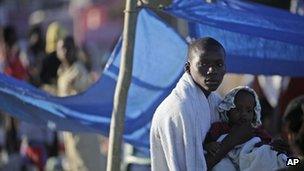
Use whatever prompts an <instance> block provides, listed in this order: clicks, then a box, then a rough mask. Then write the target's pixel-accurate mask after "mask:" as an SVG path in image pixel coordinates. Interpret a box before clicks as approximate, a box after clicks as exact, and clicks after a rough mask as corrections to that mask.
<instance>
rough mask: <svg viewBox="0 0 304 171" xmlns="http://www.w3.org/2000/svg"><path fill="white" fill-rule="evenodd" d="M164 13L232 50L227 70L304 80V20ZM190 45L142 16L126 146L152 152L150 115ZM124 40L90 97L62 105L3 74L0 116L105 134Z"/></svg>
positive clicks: (189, 10)
mask: <svg viewBox="0 0 304 171" xmlns="http://www.w3.org/2000/svg"><path fill="white" fill-rule="evenodd" d="M167 12H168V13H170V14H172V15H174V16H177V17H181V18H184V19H186V20H187V21H189V25H190V33H191V36H193V37H201V36H207V35H209V36H212V37H215V38H216V39H218V40H219V41H221V42H222V43H223V44H224V46H225V48H226V49H227V59H226V60H227V63H228V66H227V67H228V71H230V72H237V73H254V74H282V75H292V76H303V74H304V72H303V71H304V70H303V69H304V67H301V66H303V64H304V57H303V54H304V53H303V47H304V43H303V40H304V39H303V37H304V36H303V34H304V33H303V31H304V29H303V28H304V26H303V18H302V17H299V16H296V15H292V14H289V13H287V12H283V11H280V10H276V9H272V8H268V7H264V6H259V5H257V6H255V5H252V4H247V3H244V2H240V1H234V0H233V1H218V3H213V4H207V3H204V2H202V1H201V0H199V1H195V0H189V1H176V2H175V3H174V4H173V5H172V6H171V7H170V8H169V9H167ZM186 49H187V45H186V43H185V42H184V40H183V38H181V37H180V36H179V35H178V34H177V33H176V32H175V31H174V30H173V29H172V28H171V27H170V26H168V25H166V24H165V23H164V22H162V21H161V20H160V19H159V18H158V17H157V16H156V15H155V14H153V13H152V12H151V11H149V10H146V9H144V10H142V11H141V12H140V14H139V16H138V23H137V29H136V41H135V49H134V64H133V73H132V82H131V86H130V89H129V94H128V102H127V110H126V121H125V122H126V123H125V132H124V139H125V140H126V141H127V142H129V143H131V144H133V145H135V146H137V147H146V148H148V147H149V128H150V121H151V119H152V116H153V112H154V110H155V109H156V107H157V106H158V105H159V104H160V102H161V101H162V100H163V99H164V98H165V97H166V96H167V95H168V94H169V93H170V92H171V90H172V88H173V87H174V86H175V84H176V82H177V80H178V79H179V77H180V76H181V74H182V72H183V65H184V63H185V61H186V53H187V52H186V51H187V50H186ZM120 54H121V40H120V41H119V42H118V44H117V46H116V48H115V50H114V51H113V53H112V56H111V58H110V60H109V61H108V64H107V66H106V69H105V70H104V72H103V73H102V76H101V78H100V80H99V81H98V82H97V83H95V84H94V85H92V86H91V87H90V88H89V89H88V90H87V91H85V92H83V93H80V94H79V95H76V96H70V97H65V98H60V97H54V96H51V95H49V94H47V93H45V92H43V91H41V90H38V89H35V88H34V87H32V86H30V85H28V84H26V83H24V82H22V81H18V80H15V79H13V78H11V77H8V76H5V75H0V101H1V103H0V109H1V110H3V111H6V112H8V113H10V114H11V115H13V116H15V117H17V118H19V119H22V120H25V121H28V122H31V123H35V124H36V125H40V126H48V127H50V128H53V129H57V130H67V131H73V132H95V133H101V134H103V135H107V134H108V132H109V124H110V118H111V113H112V107H113V97H114V90H115V85H116V80H117V76H118V73H119V59H120Z"/></svg>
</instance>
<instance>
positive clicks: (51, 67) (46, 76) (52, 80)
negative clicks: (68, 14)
mask: <svg viewBox="0 0 304 171" xmlns="http://www.w3.org/2000/svg"><path fill="white" fill-rule="evenodd" d="M64 35H65V30H64V28H63V27H61V26H60V24H59V23H58V22H53V23H51V24H50V25H49V26H48V28H47V31H46V47H45V49H46V57H45V58H44V59H43V60H42V66H41V73H40V83H41V87H42V89H44V90H45V91H47V92H49V93H51V94H53V95H55V94H56V85H57V83H56V81H57V70H58V68H59V65H60V64H61V62H60V60H59V59H58V57H57V53H56V45H57V42H58V40H59V39H60V38H62V37H64Z"/></svg>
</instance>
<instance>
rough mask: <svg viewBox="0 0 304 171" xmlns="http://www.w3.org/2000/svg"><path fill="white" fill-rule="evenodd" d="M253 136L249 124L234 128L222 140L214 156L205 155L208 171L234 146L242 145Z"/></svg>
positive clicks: (252, 130)
mask: <svg viewBox="0 0 304 171" xmlns="http://www.w3.org/2000/svg"><path fill="white" fill-rule="evenodd" d="M253 135H254V129H253V128H252V127H251V123H246V124H242V125H240V126H234V127H233V128H232V130H231V132H230V134H228V135H227V136H226V137H225V138H224V140H223V141H222V142H221V143H222V145H221V147H220V149H219V150H218V152H217V153H216V154H215V155H211V154H207V155H206V163H207V167H208V170H209V169H212V168H213V167H214V166H215V165H216V164H217V163H218V162H220V161H221V160H222V159H223V158H224V157H225V156H226V154H227V153H228V152H229V151H231V150H232V149H233V148H234V147H235V146H236V145H239V144H242V143H244V142H246V141H248V140H249V139H250V138H252V137H253Z"/></svg>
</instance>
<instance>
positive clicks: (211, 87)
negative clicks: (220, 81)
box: [206, 85, 219, 92]
mask: <svg viewBox="0 0 304 171" xmlns="http://www.w3.org/2000/svg"><path fill="white" fill-rule="evenodd" d="M218 87H219V86H218V85H214V86H208V87H207V89H206V90H207V91H210V92H211V91H215V90H217V88H218Z"/></svg>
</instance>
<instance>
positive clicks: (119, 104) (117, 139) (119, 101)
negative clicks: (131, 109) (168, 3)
mask: <svg viewBox="0 0 304 171" xmlns="http://www.w3.org/2000/svg"><path fill="white" fill-rule="evenodd" d="M136 5H137V0H126V8H125V11H124V12H125V17H124V30H123V40H122V41H123V42H122V54H121V61H120V70H119V76H118V81H117V84H116V89H115V96H114V106H113V111H112V119H111V126H110V140H109V153H108V160H107V171H119V170H120V162H121V143H122V136H123V130H124V120H125V111H126V103H127V96H128V90H129V86H130V82H131V77H132V64H133V51H134V43H135V30H136V21H137V11H136Z"/></svg>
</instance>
